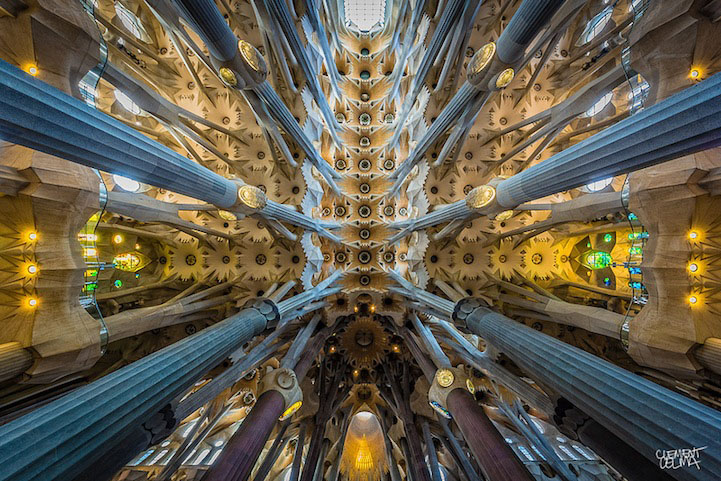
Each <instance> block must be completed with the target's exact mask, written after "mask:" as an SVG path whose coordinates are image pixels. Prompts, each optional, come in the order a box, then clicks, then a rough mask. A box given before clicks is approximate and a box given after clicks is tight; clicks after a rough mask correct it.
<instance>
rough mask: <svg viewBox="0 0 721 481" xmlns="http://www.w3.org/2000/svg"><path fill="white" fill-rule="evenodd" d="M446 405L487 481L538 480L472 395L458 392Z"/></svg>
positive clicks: (449, 396) (450, 395) (455, 392)
mask: <svg viewBox="0 0 721 481" xmlns="http://www.w3.org/2000/svg"><path fill="white" fill-rule="evenodd" d="M446 402H447V403H448V410H449V411H450V412H451V413H452V414H453V419H454V420H455V421H456V424H457V425H458V428H459V429H460V430H461V433H462V434H463V437H464V438H465V439H466V444H468V447H469V448H470V450H471V452H472V453H473V456H474V457H475V458H476V460H477V461H478V465H479V467H480V468H481V471H483V474H484V476H485V477H486V479H492V480H494V481H503V480H508V481H521V480H528V481H532V480H533V479H534V478H533V476H532V475H531V474H530V473H529V472H528V470H527V469H526V467H525V466H524V465H523V463H522V462H521V460H520V459H518V456H516V454H515V453H514V452H513V450H512V449H511V448H510V446H509V445H508V443H506V440H505V439H504V438H503V436H502V435H501V433H500V432H498V429H496V427H495V426H494V425H493V423H492V422H491V420H490V419H489V418H488V416H486V415H485V414H484V413H483V409H482V408H480V407H479V406H478V403H476V401H475V399H473V396H472V395H471V393H470V392H468V391H467V390H465V389H454V390H453V391H451V392H450V393H449V394H448V399H447V401H446Z"/></svg>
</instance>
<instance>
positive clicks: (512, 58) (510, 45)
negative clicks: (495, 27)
mask: <svg viewBox="0 0 721 481" xmlns="http://www.w3.org/2000/svg"><path fill="white" fill-rule="evenodd" d="M563 2H564V0H523V3H522V4H521V6H520V7H518V10H516V13H514V14H513V18H511V21H510V22H508V25H507V26H506V28H505V29H504V30H503V33H502V34H501V36H500V37H498V42H497V45H498V58H499V59H500V60H501V61H502V62H505V63H507V64H515V63H516V62H518V61H519V60H520V59H521V58H522V57H523V54H524V53H525V51H526V47H528V44H529V43H531V41H532V40H533V39H534V37H535V36H536V35H538V32H540V31H541V29H542V28H543V26H544V25H546V23H547V22H549V21H550V20H551V17H553V14H554V13H556V11H557V10H558V9H559V8H560V7H561V5H563Z"/></svg>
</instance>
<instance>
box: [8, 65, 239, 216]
mask: <svg viewBox="0 0 721 481" xmlns="http://www.w3.org/2000/svg"><path fill="white" fill-rule="evenodd" d="M0 139H3V140H7V141H9V142H13V143H15V144H19V145H23V146H25V147H29V148H31V149H34V150H38V151H41V152H45V153H47V154H51V155H55V156H57V157H61V158H63V159H66V160H69V161H71V162H75V163H78V164H82V165H85V166H88V167H92V168H95V169H99V170H103V171H105V172H110V173H113V174H119V175H123V176H126V177H130V178H131V179H135V180H137V181H139V182H144V183H147V184H150V185H154V186H157V187H162V188H164V189H168V190H172V191H173V192H177V193H179V194H184V195H188V196H190V197H193V198H196V199H200V200H204V201H206V202H209V203H211V204H215V205H217V206H219V207H224V208H230V207H232V206H233V205H234V204H235V203H236V201H237V191H238V188H237V185H236V184H235V183H234V182H233V181H231V180H229V179H226V178H224V177H222V176H220V175H218V174H216V173H215V172H212V171H211V170H208V169H206V168H205V167H203V166H201V165H199V164H196V163H195V162H193V161H191V160H189V159H187V158H185V157H183V156H182V155H180V154H178V153H177V152H174V151H172V150H170V149H169V148H167V147H165V146H164V145H161V144H159V143H158V142H156V141H154V140H152V139H150V138H148V137H146V136H145V135H143V134H141V133H140V132H138V131H136V130H134V129H132V128H130V127H128V126H126V125H125V124H123V123H122V122H120V121H118V120H115V119H113V118H111V117H110V116H108V115H106V114H104V113H102V112H99V111H97V110H95V109H93V108H92V107H90V106H88V105H87V104H86V103H85V102H82V101H80V100H78V99H75V98H73V97H70V96H69V95H67V94H64V93H62V92H61V91H59V90H57V89H55V88H53V87H51V86H50V85H48V84H46V83H44V82H42V81H40V80H38V79H36V78H33V77H31V76H30V75H28V74H26V73H24V72H23V71H21V70H20V69H18V68H16V67H13V66H12V65H10V64H8V63H6V62H4V61H2V60H0Z"/></svg>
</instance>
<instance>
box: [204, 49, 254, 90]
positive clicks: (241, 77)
mask: <svg viewBox="0 0 721 481" xmlns="http://www.w3.org/2000/svg"><path fill="white" fill-rule="evenodd" d="M211 62H212V63H213V64H214V65H215V67H216V68H217V69H218V75H219V76H220V78H221V79H222V80H223V82H225V84H226V85H227V86H228V87H231V88H234V89H237V90H247V89H250V90H252V89H254V88H257V87H258V85H260V84H262V83H263V82H265V79H266V78H267V77H268V64H267V63H266V62H265V58H263V55H261V53H260V52H259V51H258V49H257V48H255V47H254V46H252V45H251V44H250V43H248V42H246V41H245V40H239V41H238V51H237V53H236V54H235V56H234V57H233V58H232V59H230V60H226V61H219V60H218V59H215V58H211Z"/></svg>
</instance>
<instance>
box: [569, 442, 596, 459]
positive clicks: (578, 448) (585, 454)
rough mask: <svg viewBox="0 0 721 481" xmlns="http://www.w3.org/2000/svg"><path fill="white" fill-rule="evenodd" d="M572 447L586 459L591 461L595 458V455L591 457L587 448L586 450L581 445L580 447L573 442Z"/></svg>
mask: <svg viewBox="0 0 721 481" xmlns="http://www.w3.org/2000/svg"><path fill="white" fill-rule="evenodd" d="M573 449H575V450H576V451H578V452H579V453H580V454H581V456H583V457H584V458H586V459H588V460H589V461H593V460H594V459H596V458H595V457H593V456H592V455H591V454H590V453H589V452H588V450H586V448H583V447H581V446H578V445H576V444H574V445H573Z"/></svg>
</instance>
